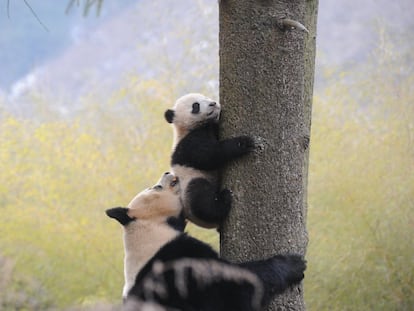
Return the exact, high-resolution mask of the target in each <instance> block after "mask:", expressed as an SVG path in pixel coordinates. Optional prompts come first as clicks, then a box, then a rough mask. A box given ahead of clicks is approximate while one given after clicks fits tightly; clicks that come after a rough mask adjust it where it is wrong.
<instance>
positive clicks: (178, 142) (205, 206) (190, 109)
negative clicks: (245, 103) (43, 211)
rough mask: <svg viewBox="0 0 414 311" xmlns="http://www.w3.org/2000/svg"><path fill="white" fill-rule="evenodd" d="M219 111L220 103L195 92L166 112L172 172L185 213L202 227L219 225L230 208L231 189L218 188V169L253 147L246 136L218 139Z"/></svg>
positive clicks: (178, 101) (250, 139)
mask: <svg viewBox="0 0 414 311" xmlns="http://www.w3.org/2000/svg"><path fill="white" fill-rule="evenodd" d="M220 112H221V107H220V104H219V103H216V102H215V101H213V100H212V99H210V98H208V97H205V96H204V95H201V94H197V93H191V94H187V95H185V96H183V97H181V98H179V99H178V100H177V101H176V103H175V105H174V107H173V109H168V110H167V111H166V112H165V119H166V120H167V122H169V123H171V124H172V125H173V128H174V143H173V152H172V155H171V171H172V172H173V173H174V174H175V175H176V176H177V177H178V178H180V183H181V189H182V192H181V199H182V204H183V209H184V214H185V216H186V218H188V219H189V220H191V221H192V222H193V223H195V224H197V225H199V226H201V227H205V228H214V227H219V226H220V224H221V223H222V222H223V220H224V219H225V218H226V216H227V215H228V213H229V211H230V207H231V194H230V191H229V190H227V189H224V190H221V191H220V181H219V175H218V170H219V169H221V168H222V167H223V166H224V165H226V164H227V163H228V162H230V161H231V160H234V159H237V158H239V157H241V156H243V155H245V154H247V153H249V152H250V151H252V150H253V149H254V142H253V139H252V138H250V137H248V136H239V137H234V138H230V139H224V140H219V138H218V122H219V118H220Z"/></svg>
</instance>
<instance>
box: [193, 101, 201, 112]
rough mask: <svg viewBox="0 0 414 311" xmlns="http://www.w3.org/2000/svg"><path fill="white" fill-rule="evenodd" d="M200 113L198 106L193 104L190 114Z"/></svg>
mask: <svg viewBox="0 0 414 311" xmlns="http://www.w3.org/2000/svg"><path fill="white" fill-rule="evenodd" d="M199 112H200V104H199V103H194V104H193V110H191V113H199Z"/></svg>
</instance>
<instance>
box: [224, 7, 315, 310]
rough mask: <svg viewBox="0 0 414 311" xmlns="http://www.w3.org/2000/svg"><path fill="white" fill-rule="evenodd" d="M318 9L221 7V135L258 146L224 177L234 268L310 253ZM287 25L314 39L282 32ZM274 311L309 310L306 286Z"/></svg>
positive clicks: (227, 244)
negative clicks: (286, 22) (309, 198)
mask: <svg viewBox="0 0 414 311" xmlns="http://www.w3.org/2000/svg"><path fill="white" fill-rule="evenodd" d="M317 6H318V1H317V0H301V1H299V0H283V1H272V0H221V1H220V4H219V15H220V34H219V45H220V102H221V103H222V105H223V114H222V129H221V135H222V136H223V137H231V136H237V135H240V134H247V135H251V136H253V137H254V138H255V140H256V142H257V145H258V147H257V150H256V151H255V152H254V154H253V155H251V156H247V157H245V158H243V159H241V160H239V161H237V163H234V164H232V165H230V166H229V167H228V168H227V170H226V171H225V172H224V176H223V187H226V188H229V189H231V190H232V191H233V207H232V210H231V213H230V216H229V218H228V220H227V221H226V223H225V224H224V226H223V228H222V230H221V235H220V249H221V255H222V256H223V257H224V258H226V259H229V260H231V261H235V262H241V261H246V260H252V259H260V258H266V257H269V256H271V255H273V254H276V253H300V254H303V255H304V254H305V252H306V246H307V241H308V236H307V231H306V196H307V192H306V188H307V172H308V158H309V152H308V145H309V137H310V124H311V106H312V92H313V76H314V60H315V38H316V16H317ZM283 18H289V19H292V20H296V21H298V22H300V23H301V24H303V25H305V26H306V28H307V29H308V30H309V33H306V32H305V31H302V30H300V29H291V28H290V27H283V25H282V20H283ZM269 310H305V303H304V300H303V288H302V286H297V287H295V288H293V289H291V290H288V291H287V292H286V293H285V294H283V295H280V296H277V297H276V298H275V299H274V301H273V302H272V303H271V305H270V306H269Z"/></svg>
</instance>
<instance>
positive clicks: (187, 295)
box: [106, 173, 306, 311]
mask: <svg viewBox="0 0 414 311" xmlns="http://www.w3.org/2000/svg"><path fill="white" fill-rule="evenodd" d="M180 187H181V181H180V179H179V178H177V177H176V176H174V175H173V174H171V173H165V174H164V175H163V176H162V177H161V179H160V180H159V182H158V183H157V184H156V185H155V186H153V187H151V188H149V189H146V190H144V191H142V192H141V193H139V194H138V195H137V196H136V197H135V198H134V199H133V200H132V201H131V202H130V203H129V205H128V207H115V208H112V209H108V210H107V211H106V214H107V215H108V216H109V217H111V218H114V219H116V220H117V221H118V222H119V223H120V224H121V225H122V227H123V229H124V230H123V231H124V249H125V260H124V263H125V266H124V272H125V285H124V290H123V297H124V300H125V310H128V311H131V310H136V311H142V310H163V311H166V310H181V311H194V310H199V311H203V310H204V311H207V310H215V311H231V310H237V311H258V310H262V309H263V307H264V306H266V305H267V304H268V303H269V301H270V299H271V298H272V296H274V295H276V294H279V293H282V292H283V291H285V290H286V289H287V288H288V287H290V286H292V285H294V284H297V283H299V282H300V281H301V280H302V279H303V277H304V274H303V273H304V270H305V267H306V265H305V262H304V260H303V259H302V257H301V256H299V255H275V256H273V257H270V258H268V259H265V260H258V261H251V262H245V263H241V264H233V263H230V262H228V261H225V260H223V259H221V258H219V256H218V254H217V252H215V251H214V250H213V249H212V248H211V247H210V246H209V245H207V244H205V243H203V242H201V241H199V240H197V239H195V238H192V237H190V236H188V235H187V234H185V233H183V230H184V227H185V219H184V216H183V214H182V206H181V202H180V200H181V199H180V191H181V189H180Z"/></svg>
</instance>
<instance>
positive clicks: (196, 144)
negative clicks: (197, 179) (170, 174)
mask: <svg viewBox="0 0 414 311" xmlns="http://www.w3.org/2000/svg"><path fill="white" fill-rule="evenodd" d="M217 148H218V124H216V123H208V124H204V125H203V126H200V127H198V128H196V129H193V130H191V131H190V132H189V133H188V134H187V135H186V136H185V137H184V138H183V139H181V140H180V141H179V142H178V143H177V145H176V146H175V149H174V152H173V154H172V156H171V165H184V166H188V167H193V168H196V169H200V170H211V169H213V168H215V166H216V165H215V164H213V165H210V164H211V163H210V162H211V160H210V159H211V158H212V154H215V152H216V149H217ZM210 166H212V167H213V168H210Z"/></svg>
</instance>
